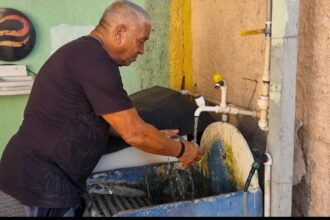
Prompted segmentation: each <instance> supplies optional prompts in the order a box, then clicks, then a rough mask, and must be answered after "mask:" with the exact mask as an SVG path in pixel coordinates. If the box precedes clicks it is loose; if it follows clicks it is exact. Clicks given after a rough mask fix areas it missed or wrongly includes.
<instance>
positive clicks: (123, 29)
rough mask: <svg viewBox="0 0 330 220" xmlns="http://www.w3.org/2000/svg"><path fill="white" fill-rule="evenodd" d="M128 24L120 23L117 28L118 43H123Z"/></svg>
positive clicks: (116, 38)
mask: <svg viewBox="0 0 330 220" xmlns="http://www.w3.org/2000/svg"><path fill="white" fill-rule="evenodd" d="M126 34H127V26H126V25H125V24H119V25H118V26H117V27H116V28H115V40H116V42H117V43H118V44H121V43H122V42H123V40H124V39H125V38H126Z"/></svg>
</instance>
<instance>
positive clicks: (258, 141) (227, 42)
mask: <svg viewBox="0 0 330 220" xmlns="http://www.w3.org/2000/svg"><path fill="white" fill-rule="evenodd" d="M265 20H266V1H264V0H254V1H245V0H234V1H227V0H213V1H210V0H192V42H193V44H192V59H193V62H192V63H193V81H194V88H195V90H196V92H198V93H200V94H202V95H203V96H208V97H210V98H213V99H216V100H219V101H220V97H221V95H220V90H217V89H215V88H214V83H213V80H212V75H213V74H214V73H221V74H222V75H223V78H224V80H226V81H227V84H228V91H227V101H228V103H232V104H235V105H237V106H240V107H243V108H247V109H252V110H256V109H257V100H258V98H259V96H260V93H261V81H262V75H263V71H264V62H265V55H264V51H265V37H264V35H262V34H261V35H252V36H246V37H242V36H241V35H240V32H241V31H243V30H251V29H261V28H264V26H265ZM230 123H232V124H235V125H236V126H237V127H238V128H239V130H240V131H241V132H242V134H243V135H244V137H245V138H246V139H247V141H248V143H249V145H250V146H251V148H252V150H256V151H258V150H259V151H260V150H262V148H264V147H265V134H264V132H262V131H261V130H260V129H259V128H258V125H257V121H256V120H254V119H253V118H251V117H244V116H230Z"/></svg>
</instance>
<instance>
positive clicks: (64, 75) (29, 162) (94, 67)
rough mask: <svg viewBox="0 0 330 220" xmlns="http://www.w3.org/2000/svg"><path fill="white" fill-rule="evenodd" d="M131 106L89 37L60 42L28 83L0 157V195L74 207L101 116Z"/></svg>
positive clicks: (101, 132)
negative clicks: (14, 126)
mask: <svg viewBox="0 0 330 220" xmlns="http://www.w3.org/2000/svg"><path fill="white" fill-rule="evenodd" d="M132 107H133V106H132V103H131V100H130V99H129V98H128V96H127V92H126V91H125V90H124V88H123V84H122V79H121V76H120V72H119V69H118V67H117V66H116V64H115V63H114V61H113V60H112V59H111V58H110V57H109V56H108V54H107V53H106V51H105V50H104V49H103V48H102V46H101V45H100V43H99V42H98V41H97V40H96V39H94V38H92V37H89V36H88V37H87V36H86V37H81V38H79V39H77V40H75V41H73V42H71V43H68V44H66V45H65V46H63V47H62V48H60V49H59V50H58V51H57V52H55V53H54V54H53V55H52V56H51V57H50V58H49V60H48V61H47V62H46V63H45V65H44V66H43V67H42V68H41V70H40V72H39V74H38V76H37V78H36V80H35V82H34V86H33V88H32V91H31V95H30V97H29V101H28V104H27V106H26V109H25V112H24V120H23V123H22V125H21V127H20V128H19V131H18V132H17V133H16V134H15V135H14V136H13V137H12V139H11V140H10V141H9V143H8V145H7V147H6V149H5V151H4V153H3V156H2V159H1V163H0V190H2V191H4V192H5V193H8V194H9V195H11V196H13V197H15V198H17V199H18V200H19V201H21V202H22V203H23V204H25V205H28V206H38V207H51V208H63V207H71V206H74V205H77V204H79V203H80V194H81V193H82V192H83V191H84V190H85V180H86V179H87V177H88V176H89V175H90V173H91V172H92V170H93V169H94V167H95V166H96V164H97V162H98V161H99V159H100V158H101V156H102V154H103V153H104V152H105V150H106V145H107V141H108V138H109V135H108V130H109V125H108V123H107V122H106V121H105V120H104V119H103V118H102V117H101V115H102V114H108V113H113V112H118V111H122V110H127V109H130V108H132Z"/></svg>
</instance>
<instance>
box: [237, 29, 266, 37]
mask: <svg viewBox="0 0 330 220" xmlns="http://www.w3.org/2000/svg"><path fill="white" fill-rule="evenodd" d="M264 33H265V29H256V30H249V31H241V33H240V35H241V36H243V37H244V36H249V35H257V34H264Z"/></svg>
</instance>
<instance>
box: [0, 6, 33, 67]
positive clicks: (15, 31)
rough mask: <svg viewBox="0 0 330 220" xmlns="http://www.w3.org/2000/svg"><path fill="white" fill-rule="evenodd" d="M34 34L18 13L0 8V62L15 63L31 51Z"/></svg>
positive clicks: (31, 26)
mask: <svg viewBox="0 0 330 220" xmlns="http://www.w3.org/2000/svg"><path fill="white" fill-rule="evenodd" d="M35 41H36V32H35V29H34V27H33V25H32V23H31V22H30V20H29V19H28V18H27V17H26V16H25V15H24V14H23V13H21V12H20V11H18V10H15V9H11V8H0V60H4V61H17V60H21V59H23V58H25V57H26V56H27V55H28V54H29V53H30V52H31V51H32V49H33V47H34V44H35Z"/></svg>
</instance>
